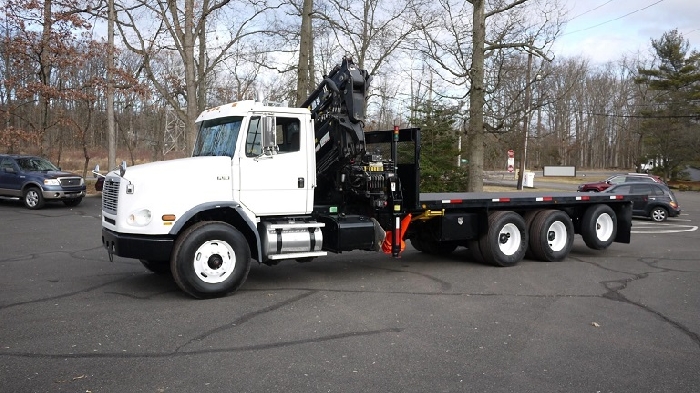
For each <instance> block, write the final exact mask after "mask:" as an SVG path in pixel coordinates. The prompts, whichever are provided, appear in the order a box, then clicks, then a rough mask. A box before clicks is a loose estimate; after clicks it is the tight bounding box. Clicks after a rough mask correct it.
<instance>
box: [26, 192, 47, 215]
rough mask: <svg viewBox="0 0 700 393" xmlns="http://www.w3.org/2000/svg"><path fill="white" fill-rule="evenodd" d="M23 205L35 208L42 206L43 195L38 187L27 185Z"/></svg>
mask: <svg viewBox="0 0 700 393" xmlns="http://www.w3.org/2000/svg"><path fill="white" fill-rule="evenodd" d="M23 199H24V206H26V207H27V208H28V209H32V210H37V209H41V208H42V207H44V195H43V194H42V193H41V190H40V189H39V188H38V187H29V188H27V189H26V190H25V191H24V198H23Z"/></svg>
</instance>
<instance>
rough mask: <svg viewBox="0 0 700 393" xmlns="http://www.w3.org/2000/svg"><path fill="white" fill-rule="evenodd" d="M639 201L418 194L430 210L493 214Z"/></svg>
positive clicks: (577, 195) (569, 194)
mask: <svg viewBox="0 0 700 393" xmlns="http://www.w3.org/2000/svg"><path fill="white" fill-rule="evenodd" d="M639 197H641V196H640V195H622V194H610V193H593V192H575V191H553V192H552V191H532V192H515V191H514V192H449V193H421V194H420V206H421V208H423V209H430V210H437V209H446V208H480V209H483V208H492V209H496V210H500V209H501V208H507V209H509V210H513V209H517V208H520V207H533V206H539V207H541V208H546V207H547V206H548V205H557V206H558V207H560V208H561V207H566V206H568V205H582V204H587V203H602V202H605V203H610V202H611V201H620V202H625V201H634V200H635V199H636V198H639Z"/></svg>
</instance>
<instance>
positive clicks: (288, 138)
mask: <svg viewBox="0 0 700 393" xmlns="http://www.w3.org/2000/svg"><path fill="white" fill-rule="evenodd" d="M300 132H301V127H300V122H299V119H297V118H294V117H277V146H278V147H279V152H280V153H291V152H295V151H299V140H300V137H301V135H300Z"/></svg>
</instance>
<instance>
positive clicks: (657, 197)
mask: <svg viewBox="0 0 700 393" xmlns="http://www.w3.org/2000/svg"><path fill="white" fill-rule="evenodd" d="M605 192H606V193H611V194H643V195H646V198H643V199H642V200H639V201H634V203H633V205H632V215H634V216H642V217H649V218H651V219H652V220H654V221H657V222H661V221H666V219H667V218H668V217H678V215H679V214H681V207H680V206H679V205H678V199H676V195H675V194H674V193H673V191H671V189H670V188H668V186H666V185H664V184H660V183H649V182H633V183H624V184H618V185H615V186H612V187H610V188H608V189H607V190H605Z"/></svg>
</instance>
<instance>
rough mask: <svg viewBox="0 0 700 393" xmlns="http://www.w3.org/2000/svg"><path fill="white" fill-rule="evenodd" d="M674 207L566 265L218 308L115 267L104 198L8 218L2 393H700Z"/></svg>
mask: <svg viewBox="0 0 700 393" xmlns="http://www.w3.org/2000/svg"><path fill="white" fill-rule="evenodd" d="M677 196H678V198H679V200H680V202H681V207H682V208H683V209H684V213H683V215H681V216H680V217H679V218H677V219H669V220H668V221H667V222H665V223H660V224H659V223H653V222H651V221H647V220H635V222H634V227H633V231H634V233H633V239H632V243H631V244H617V243H615V244H613V246H612V247H610V248H609V249H608V250H606V251H603V252H599V251H593V250H590V249H588V248H586V247H585V245H584V244H583V242H582V241H581V239H580V238H578V236H577V239H576V243H575V246H574V250H573V252H572V253H571V255H570V257H569V258H568V259H567V260H565V261H563V262H558V263H542V262H533V261H527V260H526V261H523V262H522V263H520V264H519V265H517V266H515V267H512V268H495V267H491V266H484V265H480V264H477V263H474V262H471V261H469V260H467V259H466V254H467V253H466V252H465V251H464V250H458V251H457V252H455V253H454V254H453V255H451V256H450V257H447V258H437V257H432V256H428V255H425V254H421V253H419V252H417V251H415V250H413V249H412V248H410V246H409V247H408V248H407V250H406V251H405V252H404V253H403V256H402V258H400V259H392V258H390V257H386V256H384V255H379V254H374V253H364V252H352V253H344V254H342V255H336V256H331V257H327V258H322V259H318V260H316V261H313V262H310V263H305V264H297V263H295V262H284V263H282V264H280V265H279V266H276V267H267V266H257V265H255V266H253V268H252V269H251V271H250V274H249V276H248V280H247V282H246V283H245V284H244V285H243V287H242V289H241V290H239V292H237V293H236V294H234V295H232V296H229V297H225V298H221V299H214V300H206V301H197V300H193V299H191V298H189V297H188V296H186V295H184V294H183V293H182V292H180V291H179V290H178V288H177V287H176V286H175V284H174V283H173V282H172V280H171V279H170V278H169V277H167V276H159V275H156V274H152V273H148V272H147V271H146V270H145V269H144V268H143V267H142V266H141V264H140V263H139V262H138V261H136V260H128V259H123V258H119V257H115V259H114V262H110V261H109V259H108V257H107V253H106V252H105V251H104V249H102V247H101V245H100V209H99V204H100V200H99V199H98V198H95V197H91V198H86V199H85V200H84V201H83V203H82V204H81V205H80V206H78V207H76V208H66V207H64V206H63V205H59V204H56V205H47V207H46V208H45V209H43V210H39V211H30V210H27V209H25V208H23V207H22V205H21V203H19V202H13V201H0V391H3V392H234V391H236V392H281V391H285V392H361V391H362V392H592V393H596V392H698V391H700V285H699V284H700V257H699V255H698V254H699V252H700V246H699V244H700V231H698V230H697V226H698V225H700V194H698V193H688V192H686V193H683V192H678V193H677Z"/></svg>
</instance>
